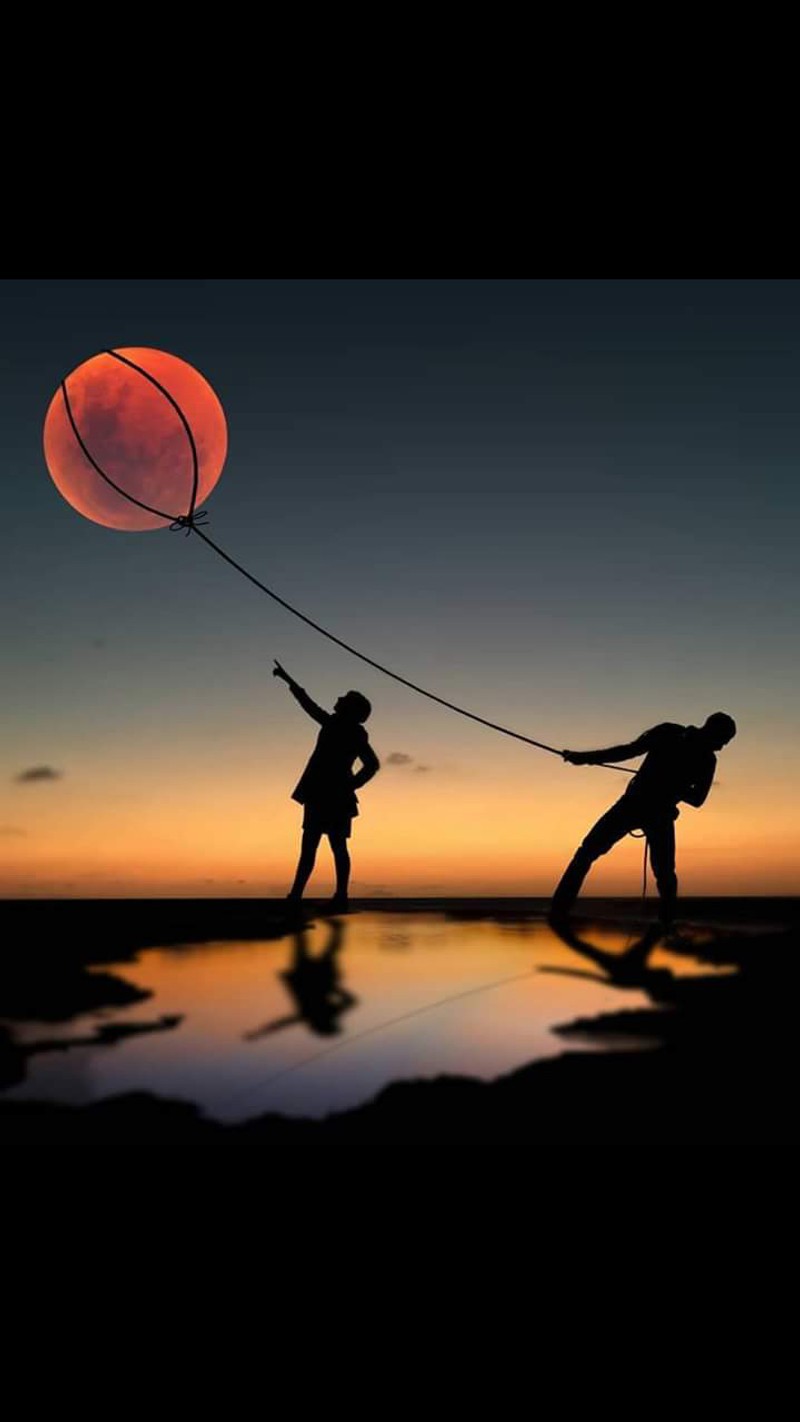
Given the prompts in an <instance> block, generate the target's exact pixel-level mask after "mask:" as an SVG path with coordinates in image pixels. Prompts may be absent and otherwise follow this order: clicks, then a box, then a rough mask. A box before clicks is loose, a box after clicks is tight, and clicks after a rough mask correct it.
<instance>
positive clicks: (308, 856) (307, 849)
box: [287, 830, 322, 901]
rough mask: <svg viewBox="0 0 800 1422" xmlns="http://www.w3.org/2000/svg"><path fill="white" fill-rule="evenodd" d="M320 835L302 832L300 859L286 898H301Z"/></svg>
mask: <svg viewBox="0 0 800 1422" xmlns="http://www.w3.org/2000/svg"><path fill="white" fill-rule="evenodd" d="M321 839H322V834H321V832H320V831H318V830H303V839H302V843H301V845H300V858H299V860H298V861H297V872H296V873H295V876H294V883H293V884H292V887H291V889H290V890H289V893H288V895H287V898H290V899H294V900H296V901H299V900H300V899H302V897H303V890H304V888H305V886H306V884H307V883H308V881H309V879H310V878H311V871H312V869H313V868H314V863H315V860H316V858H317V850H318V848H319V842H320V840H321Z"/></svg>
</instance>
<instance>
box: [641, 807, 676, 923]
mask: <svg viewBox="0 0 800 1422" xmlns="http://www.w3.org/2000/svg"><path fill="white" fill-rule="evenodd" d="M645 830H646V833H647V843H648V845H649V847H650V863H651V864H652V866H653V874H654V875H655V881H656V884H657V885H658V892H659V896H660V899H661V906H660V909H659V918H660V919H661V922H662V923H663V925H664V927H665V928H669V927H670V925H671V924H672V920H673V918H674V917H675V900H676V899H677V897H678V879H677V876H676V874H675V821H674V820H673V819H672V817H671V816H670V817H667V818H663V819H662V818H659V819H657V820H653V821H650V822H649V823H648V824H647V825H646V826H645Z"/></svg>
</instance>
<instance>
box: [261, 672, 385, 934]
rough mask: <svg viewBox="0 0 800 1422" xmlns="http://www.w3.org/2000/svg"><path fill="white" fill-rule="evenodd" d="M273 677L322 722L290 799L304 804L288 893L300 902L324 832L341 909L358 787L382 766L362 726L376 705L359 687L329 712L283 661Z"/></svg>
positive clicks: (293, 901) (336, 900) (333, 904)
mask: <svg viewBox="0 0 800 1422" xmlns="http://www.w3.org/2000/svg"><path fill="white" fill-rule="evenodd" d="M273 676H278V677H280V678H281V680H282V681H285V682H286V684H287V686H288V687H289V690H290V691H291V693H292V695H293V696H294V698H295V700H296V701H298V702H299V703H300V705H301V706H302V708H303V710H304V711H305V712H307V714H308V715H309V716H311V718H312V720H314V721H318V722H319V724H320V726H321V727H322V730H321V731H320V733H319V736H318V737H317V744H316V747H315V749H314V752H313V754H312V756H311V759H310V760H309V762H308V765H307V766H306V768H305V770H304V771H303V774H302V775H301V777H300V780H299V782H298V784H297V785H296V787H295V789H294V792H293V794H292V799H293V800H297V801H298V802H299V803H300V804H301V805H303V806H304V808H305V815H304V817H303V839H302V844H301V847H300V858H299V860H298V864H297V872H296V873H295V876H294V883H293V884H292V887H291V889H290V891H289V893H288V894H287V896H286V897H287V900H288V902H289V903H290V904H295V905H296V904H299V903H300V900H301V899H302V897H303V890H304V889H305V886H306V884H307V883H308V880H309V878H310V876H311V871H312V869H313V868H314V861H315V860H316V857H317V849H318V848H319V842H320V840H321V839H322V836H323V835H324V834H325V835H327V836H328V840H329V841H330V846H331V850H332V852H333V860H334V864H335V865H336V893H335V896H334V898H333V899H332V900H331V907H332V908H334V909H337V910H339V911H341V910H344V909H346V908H347V890H348V885H349V882H350V855H349V854H348V852H347V841H348V839H349V838H350V828H351V824H352V821H353V818H354V816H355V815H357V814H358V800H357V798H356V793H355V792H356V790H358V789H359V788H360V786H362V785H366V783H367V781H368V780H371V779H372V777H373V775H376V774H377V772H378V771H379V770H380V761H379V760H378V757H377V756H376V754H375V752H374V750H373V749H372V746H371V745H370V743H369V739H368V737H367V733H366V731H365V729H364V722H365V721H366V720H367V717H368V716H369V714H370V712H371V710H372V707H371V706H370V704H369V702H368V700H367V698H366V696H362V695H361V692H360V691H348V692H347V694H346V695H345V696H340V697H339V699H338V701H337V702H336V705H335V706H334V708H333V713H332V714H331V712H330V711H323V709H322V707H321V706H317V704H316V702H314V701H312V700H311V697H310V696H308V695H307V694H306V692H305V691H304V690H303V688H302V686H298V684H297V682H296V681H293V680H292V678H291V677H290V676H289V674H288V673H287V672H285V671H284V669H283V667H282V666H281V665H280V663H279V662H276V663H275V670H274V671H273ZM356 760H360V761H361V769H360V770H359V771H358V773H357V774H355V775H354V774H353V763H354V761H356Z"/></svg>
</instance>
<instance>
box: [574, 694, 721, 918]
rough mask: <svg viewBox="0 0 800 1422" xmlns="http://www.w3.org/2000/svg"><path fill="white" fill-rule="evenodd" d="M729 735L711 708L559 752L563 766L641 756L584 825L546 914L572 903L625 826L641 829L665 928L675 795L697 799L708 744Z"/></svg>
mask: <svg viewBox="0 0 800 1422" xmlns="http://www.w3.org/2000/svg"><path fill="white" fill-rule="evenodd" d="M735 735H736V722H735V721H734V720H733V717H731V716H728V715H726V714H725V712H724V711H715V712H714V713H713V715H711V716H709V717H708V720H707V721H706V722H705V724H704V725H703V726H700V727H698V726H678V725H675V724H674V723H672V722H670V721H664V722H663V723H662V724H661V725H659V726H653V727H652V729H651V730H649V731H645V732H644V733H643V735H641V736H639V737H638V739H637V740H635V741H631V742H630V744H629V745H622V746H608V747H607V748H606V749H605V750H597V751H570V750H565V751H562V752H561V754H562V755H563V757H564V760H566V761H568V762H569V764H570V765H599V764H600V762H601V761H611V762H614V761H620V760H633V759H634V757H635V756H640V755H644V757H645V760H644V762H643V764H642V765H641V766H640V767H639V769H638V771H637V772H636V775H635V776H634V778H633V780H632V781H631V783H630V784H629V786H628V788H627V790H626V791H625V794H624V795H623V796H622V797H621V799H619V800H618V801H617V803H616V804H615V805H612V806H611V809H610V810H608V811H607V812H606V814H604V815H602V816H601V817H600V819H599V820H598V821H597V824H596V825H594V826H593V828H592V829H590V831H589V833H588V834H587V836H586V838H585V839H584V841H583V843H582V844H581V846H580V848H579V849H578V850H577V851H576V853H575V855H574V856H573V858H572V860H571V862H570V863H569V865H568V866H567V868H566V870H565V872H564V875H563V877H562V879H561V882H560V883H559V884H558V887H557V888H556V891H555V893H554V894H553V898H552V902H551V907H550V915H551V918H552V919H554V920H560V919H563V918H564V917H565V916H566V915H567V914H568V913H569V911H570V909H571V908H572V905H573V904H574V902H575V900H576V898H577V897H578V894H579V893H580V889H581V885H582V884H583V881H584V879H585V878H586V875H587V874H588V872H589V870H590V869H591V867H592V865H593V863H594V861H595V860H596V859H599V857H600V855H601V854H607V853H608V851H609V849H612V848H613V846H614V845H615V844H617V843H618V841H619V840H621V839H622V838H624V836H625V835H626V834H629V833H630V832H631V830H636V829H639V830H643V831H644V833H645V835H646V836H647V844H648V847H649V851H650V862H651V864H652V866H653V873H654V875H655V880H656V885H657V887H658V892H659V897H660V914H659V916H660V919H661V922H662V924H663V925H664V927H665V928H669V927H670V925H671V924H672V921H673V918H674V915H675V902H676V899H677V894H678V880H677V878H676V875H675V821H676V819H677V818H678V815H679V814H680V811H679V810H678V802H679V801H685V802H686V803H687V804H688V805H694V806H696V807H699V806H700V805H702V804H703V803H704V802H705V800H706V798H707V796H708V792H709V790H710V789H711V784H712V781H713V779H714V771H715V769H716V765H717V758H716V756H715V754H714V752H715V751H718V750H721V749H722V747H723V746H726V745H727V744H728V742H729V741H730V740H732V739H733V737H734V736H735Z"/></svg>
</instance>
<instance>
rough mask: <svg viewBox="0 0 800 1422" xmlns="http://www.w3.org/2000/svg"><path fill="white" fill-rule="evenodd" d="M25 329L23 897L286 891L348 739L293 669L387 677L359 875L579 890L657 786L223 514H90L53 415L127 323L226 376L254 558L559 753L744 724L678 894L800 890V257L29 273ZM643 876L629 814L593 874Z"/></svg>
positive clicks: (688, 817) (683, 832)
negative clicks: (603, 846) (181, 528)
mask: <svg viewBox="0 0 800 1422" xmlns="http://www.w3.org/2000/svg"><path fill="white" fill-rule="evenodd" d="M0 346H1V347H2V358H3V359H2V383H1V386H0V388H1V389H2V402H3V411H2V425H1V426H0V428H1V430H2V434H1V436H0V437H1V438H2V441H3V492H4V499H3V507H2V526H1V528H0V543H1V544H2V557H0V577H1V578H2V588H3V608H4V617H3V630H2V669H3V677H2V731H3V736H2V765H1V766H0V893H2V894H3V895H6V896H14V895H24V896H28V895H35V896H39V895H41V896H48V895H56V896H61V895H68V896H81V895H87V896H95V895H102V896H106V895H111V896H116V895H151V894H154V895H161V894H164V895H171V894H178V895H183V894H188V895H240V894H241V895H257V896H260V895H270V896H271V895H280V894H284V893H285V892H286V890H287V888H288V884H289V882H290V879H291V875H292V871H293V868H294V863H295V859H296V854H297V848H298V841H299V826H300V820H301V814H302V812H301V809H300V807H299V806H297V805H295V804H294V803H293V802H292V801H291V799H290V794H291V791H292V788H293V786H294V785H295V783H296V781H297V779H298V777H299V774H300V772H301V770H302V768H303V765H304V764H305V761H306V759H307V757H308V755H309V754H310V752H311V750H312V748H313V744H314V740H315V734H316V729H317V728H316V727H315V726H314V725H313V723H312V722H311V721H309V720H308V719H307V718H306V717H305V716H304V715H303V713H302V711H301V710H300V708H299V707H298V706H297V705H296V704H295V702H294V701H293V699H292V697H291V696H290V694H289V692H288V690H287V688H286V687H285V686H284V685H283V684H282V683H281V682H279V681H277V680H276V679H274V678H273V677H272V675H271V669H272V664H273V659H274V658H276V657H277V658H278V659H279V660H280V661H281V662H282V663H283V664H284V666H286V668H287V669H288V670H289V672H290V673H291V674H292V675H293V676H294V677H296V679H297V680H298V681H299V682H300V683H301V684H302V685H304V686H305V687H306V688H307V689H308V691H309V692H310V693H311V694H312V695H313V696H314V697H315V698H316V699H317V700H318V701H320V702H321V703H322V704H323V705H327V706H329V707H332V705H333V702H334V701H335V699H336V697H337V696H338V695H340V694H341V693H342V692H344V691H347V690H348V689H350V688H355V689H357V690H360V691H363V692H364V693H365V694H366V695H367V696H368V697H369V698H370V700H371V701H372V703H373V708H374V709H373V715H372V718H371V720H370V721H369V723H368V731H369V735H370V740H371V742H372V744H373V745H374V747H375V749H376V751H377V753H378V755H379V756H380V758H381V760H382V762H383V769H382V771H381V773H380V774H379V776H378V777H377V778H376V779H375V780H374V781H373V782H372V783H371V784H370V785H368V786H367V787H365V788H364V790H362V791H361V792H360V801H361V815H360V817H359V818H358V819H357V820H356V821H355V825H354V833H353V840H352V843H351V848H352V852H353V880H352V884H351V890H352V892H353V894H354V895H356V896H360V895H365V896H372V895H378V896H380V895H385V894H407V893H408V894H432V895H438V894H457V895H463V894H473V893H475V894H514V895H517V894H532V895H541V894H548V893H549V892H550V891H551V889H552V888H553V886H554V883H555V881H556V880H557V878H558V877H559V875H560V872H561V870H562V869H563V867H564V865H565V863H566V861H567V860H568V858H569V857H570V855H571V853H572V851H573V850H574V848H575V846H576V845H577V844H578V842H579V841H580V839H581V838H582V836H583V834H584V833H585V832H586V830H587V829H588V828H589V826H590V825H591V823H592V822H593V820H594V819H595V818H596V817H597V815H598V814H599V813H601V812H602V811H603V810H604V809H605V808H607V807H608V806H609V805H610V804H611V803H612V802H613V800H614V799H615V798H616V796H617V795H619V794H620V793H621V791H622V790H623V789H624V785H625V782H626V779H627V777H623V776H622V775H621V774H618V773H615V772H613V771H609V770H603V769H599V768H588V767H572V766H567V765H565V764H564V763H563V762H562V761H561V760H560V759H558V758H556V757H554V756H549V755H547V754H545V753H543V752H541V751H538V750H534V749H532V748H530V747H526V746H524V745H522V744H519V743H517V742H515V741H513V740H509V739H507V738H505V737H503V736H500V735H498V734H497V733H495V732H492V731H489V730H487V729H484V728H483V727H481V726H478V725H475V724H473V723H471V722H469V721H467V720H464V719H462V718H460V717H458V716H455V715H454V714H452V713H451V712H449V711H447V710H445V709H444V708H442V707H439V706H436V705H434V704H432V703H431V702H428V701H425V700H423V699H422V698H420V697H419V696H417V695H415V694H414V693H413V692H411V691H409V690H406V689H405V688H403V687H402V686H399V685H397V684H396V683H394V682H392V681H390V680H388V679H387V678H385V677H383V676H381V674H380V673H378V672H377V671H374V670H373V669H371V668H369V667H367V666H365V665H363V664H362V663H360V662H358V661H357V660H355V659H354V658H352V657H351V656H349V655H348V654H347V653H345V652H344V651H342V650H340V649H339V648H337V647H335V646H333V645H331V644H330V643H328V642H326V641H325V640H324V639H323V638H321V637H320V636H319V635H318V634H317V633H315V632H314V631H312V630H311V629H310V628H308V627H306V626H304V625H303V624H302V623H300V622H299V621H297V620H296V619H295V618H293V617H291V616H290V614H289V613H287V612H285V611H283V610H282V609H281V608H280V607H278V606H277V605H276V604H275V603H273V602H271V601H270V600H269V599H268V598H266V597H264V596H263V594H261V593H259V592H258V591H257V590H256V589H255V588H253V587H252V586H251V585H250V584H248V583H247V582H246V581H245V580H244V579H243V578H241V577H240V576H239V575H238V574H237V573H236V572H234V571H233V570H232V569H231V568H229V567H227V566H226V565H225V564H224V563H223V562H222V561H221V560H220V559H218V558H217V557H216V556H215V554H214V553H213V552H212V551H211V550H210V549H208V548H207V547H205V546H204V545H203V544H202V543H201V542H200V541H199V540H198V539H196V538H194V537H190V538H185V537H183V536H182V535H181V534H180V533H171V532H168V531H166V530H156V531H152V530H151V531H148V532H139V533H123V532H117V531H114V530H111V529H108V528H103V527H101V526H99V525H97V524H94V523H92V522H90V521H88V520H87V519H84V518H83V517H81V516H80V515H79V514H78V513H76V512H75V511H74V510H73V509H72V508H71V507H70V506H69V505H68V504H67V503H66V502H65V501H64V499H63V498H62V497H61V495H60V494H59V492H58V490H57V489H56V487H55V485H54V483H53V482H52V480H51V479H50V476H49V474H48V471H47V468H46V465H45V462H44V456H43V450H42V429H43V424H44V418H45V413H46V411H47V407H48V405H49V403H50V400H51V398H52V396H53V394H54V392H55V391H56V390H57V388H58V385H59V382H60V381H61V379H62V378H63V377H64V376H65V375H67V374H68V373H69V372H70V371H71V370H72V369H73V368H74V367H75V366H77V365H79V364H80V363H81V362H82V361H84V360H86V359H88V357H90V356H92V355H94V354H95V353H96V352H98V351H100V350H103V349H106V348H109V347H128V346H138V347H156V348H159V349H162V350H165V351H168V352H172V353H173V354H175V355H177V356H179V357H181V358H182V359H183V360H185V361H188V362H189V363H191V364H192V365H194V366H196V367H197V369H198V370H200V371H201V372H202V373H203V375H204V376H205V377H206V378H207V379H208V380H209V381H210V383H211V385H212V386H213V387H214V389H215V391H216V393H217V395H218V396H219V398H220V400H221V401H222V404H223V406H224V409H225V413H226V416H227V421H228V439H229V448H228V458H227V463H226V466H225V469H224V471H223V474H222V477H221V479H220V481H219V484H218V485H217V487H216V489H215V490H214V491H213V493H212V494H211V496H210V498H209V499H208V502H207V504H206V505H205V507H206V508H207V510H208V513H209V516H210V524H209V529H208V531H209V533H210V534H211V536H212V537H213V538H214V539H215V540H216V541H217V542H218V543H219V544H220V545H221V546H222V547H223V548H224V549H225V550H226V551H227V552H229V553H230V555H231V556H232V557H234V558H235V559H237V561H239V562H240V563H242V564H244V566H245V567H247V568H248V569H250V570H251V571H252V572H253V573H254V574H255V576H257V577H258V578H260V579H261V580H262V581H264V582H266V583H267V584H268V585H269V586H270V587H273V588H274V589H275V591H276V592H278V593H279V594H280V595H281V596H282V597H284V598H286V599H287V600H288V601H290V602H291V603H293V604H295V605H296V606H297V607H299V608H300V609H301V610H302V611H304V612H305V613H307V614H308V615H309V616H310V617H312V618H314V619H315V620H317V621H319V622H321V623H322V624H323V625H324V626H326V627H328V628H329V629H330V630H331V631H332V632H334V633H335V634H336V635H337V636H339V637H342V638H344V639H345V640H346V641H349V642H352V643H353V644H355V645H356V646H357V647H359V648H361V649H362V650H363V651H364V652H366V653H367V654H368V655H369V656H371V657H374V658H376V659H377V660H379V661H381V662H385V663H387V664H388V665H389V666H391V667H393V668H395V669H396V670H397V671H399V672H400V673H401V674H402V675H404V676H406V677H408V678H410V679H411V680H414V681H417V682H420V683H421V684H422V685H424V686H427V687H429V688H430V689H431V690H432V691H435V692H437V693H438V694H439V695H441V696H444V697H446V698H447V699H448V700H452V701H455V702H458V703H460V704H462V705H464V706H466V707H468V708H469V709H471V710H473V711H475V712H476V713H478V714H479V715H482V716H485V717H487V718H489V719H491V720H493V721H498V722H502V723H503V724H505V725H508V726H510V727H512V728H514V729H516V730H518V731H521V732H522V733H524V734H526V735H531V736H534V737H536V738H537V739H541V740H544V741H547V742H550V743H552V744H555V745H557V746H570V747H575V748H590V747H595V746H602V745H607V744H610V743H613V742H618V741H622V740H628V739H631V738H633V737H634V736H636V735H637V734H638V733H639V732H641V731H642V730H644V729H645V728H646V727H649V726H651V725H653V724H655V723H657V722H659V721H664V720H670V721H678V722H682V723H694V724H699V723H702V721H703V720H704V719H705V717H706V716H707V715H708V714H709V713H710V712H712V711H715V710H724V711H727V712H729V713H730V714H732V715H733V716H734V717H735V718H736V721H737V723H738V726H739V735H738V736H737V738H736V739H735V740H734V741H733V742H732V743H731V744H730V745H729V746H728V747H727V748H726V749H725V750H724V751H722V753H721V755H720V758H719V769H718V780H717V783H716V784H715V786H714V788H713V790H712V792H711V795H710V797H709V800H708V802H707V804H706V805H705V806H704V807H703V808H702V809H701V810H693V809H692V808H691V807H689V806H686V807H685V808H684V809H683V811H682V814H681V818H680V820H679V823H678V874H679V880H680V886H681V891H682V892H683V893H685V894H694V893H710V894H713V893H722V894H735V893H744V894H791V893H796V892H797V891H798V873H797V865H798V859H799V857H800V855H799V851H800V812H799V811H798V804H800V756H798V752H797V745H796V739H795V734H794V733H795V731H796V727H797V722H798V704H799V703H800V694H799V693H800V687H799V686H798V682H800V671H798V668H799V667H800V657H799V656H798V652H799V651H800V648H798V641H799V640H800V617H799V616H798V552H797V549H798V538H799V536H800V532H799V530H800V524H799V522H798V514H799V513H800V478H799V477H798V471H799V470H800V283H798V282H782V281H773V282H760V281H753V282H727V281H718V282H677V281H676V282H671V281H657V282H641V281H630V282H611V281H609V282H580V281H575V282H572V281H543V282H517V281H506V282H495V281H481V282H462V281H442V282H439V281H429V282H417V281H388V282H373V281H360V282H350V281H347V282H345V281H340V282H328V281H322V282H313V281H309V282H306V281H275V282H273V281H240V280H231V281H195V280H165V281H151V280H127V281H116V280H106V279H98V280H91V281H89V280H81V281H77V280H76V281H33V280H19V281H5V282H2V283H0ZM392 757H397V758H398V763H391V758H392ZM640 876H641V845H640V844H639V843H635V842H634V841H633V840H627V841H626V842H625V843H624V844H623V845H620V846H619V847H618V848H617V849H616V850H615V851H614V852H613V853H612V854H611V855H609V856H608V857H607V858H606V859H605V860H603V861H602V862H601V863H600V864H598V866H597V867H596V868H595V870H594V871H593V873H592V875H591V877H590V879H589V880H588V881H587V884H586V892H587V893H598V894H603V893H615V894H616V893H620V894H636V893H637V892H638V891H639V887H640ZM332 884H333V878H332V870H331V865H330V856H329V851H328V849H327V846H326V845H323V847H322V849H321V852H320V859H319V863H318V869H317V873H316V875H315V878H314V879H313V880H312V883H311V885H310V892H311V893H312V894H324V893H329V892H330V891H331V889H332Z"/></svg>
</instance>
